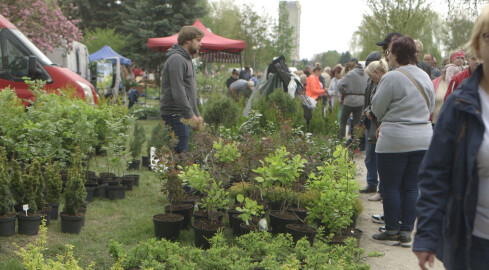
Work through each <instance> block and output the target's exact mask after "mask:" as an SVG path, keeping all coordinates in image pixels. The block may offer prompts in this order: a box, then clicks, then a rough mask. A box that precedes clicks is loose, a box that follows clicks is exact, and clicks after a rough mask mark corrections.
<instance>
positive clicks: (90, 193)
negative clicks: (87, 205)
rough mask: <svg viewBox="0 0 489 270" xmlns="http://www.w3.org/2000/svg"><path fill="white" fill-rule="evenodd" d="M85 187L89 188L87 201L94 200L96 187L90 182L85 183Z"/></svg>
mask: <svg viewBox="0 0 489 270" xmlns="http://www.w3.org/2000/svg"><path fill="white" fill-rule="evenodd" d="M87 185H88V186H87ZM85 189H86V190H87V196H86V197H85V201H86V202H91V201H93V198H94V193H95V187H94V186H92V185H90V184H85Z"/></svg>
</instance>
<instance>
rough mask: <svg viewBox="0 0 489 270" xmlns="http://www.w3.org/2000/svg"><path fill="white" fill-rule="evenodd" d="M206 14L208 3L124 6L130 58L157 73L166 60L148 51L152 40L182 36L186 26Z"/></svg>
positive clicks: (141, 1)
mask: <svg viewBox="0 0 489 270" xmlns="http://www.w3.org/2000/svg"><path fill="white" fill-rule="evenodd" d="M206 14H207V1H206V0H166V1H160V0H135V1H131V2H126V3H124V5H123V12H122V16H123V17H124V20H123V22H122V25H121V27H120V28H121V30H122V31H123V32H124V33H126V34H127V35H130V36H131V38H130V40H129V42H128V50H129V51H130V53H129V55H128V56H129V58H131V59H132V60H134V61H135V62H136V63H137V65H138V66H143V67H145V68H146V69H148V70H150V71H151V70H156V69H157V68H158V66H159V65H161V64H162V63H163V59H164V58H163V56H162V54H157V53H155V52H152V51H149V50H148V47H147V42H148V38H154V37H166V36H170V35H173V34H175V33H178V31H179V30H180V28H182V26H184V25H192V24H193V23H194V21H195V19H197V18H200V17H203V16H204V15H206ZM157 74H159V73H157Z"/></svg>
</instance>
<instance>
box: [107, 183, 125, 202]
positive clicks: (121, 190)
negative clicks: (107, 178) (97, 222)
mask: <svg viewBox="0 0 489 270" xmlns="http://www.w3.org/2000/svg"><path fill="white" fill-rule="evenodd" d="M107 197H108V198H109V200H119V199H124V198H125V197H126V186H111V185H109V186H108V187H107Z"/></svg>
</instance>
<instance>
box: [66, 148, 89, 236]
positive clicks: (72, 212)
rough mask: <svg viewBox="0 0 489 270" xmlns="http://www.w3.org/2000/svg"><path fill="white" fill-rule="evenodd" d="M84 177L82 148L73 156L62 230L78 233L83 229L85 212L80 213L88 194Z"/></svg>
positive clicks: (67, 184)
mask: <svg viewBox="0 0 489 270" xmlns="http://www.w3.org/2000/svg"><path fill="white" fill-rule="evenodd" d="M84 182H85V181H84V177H83V175H82V159H81V153H80V148H79V147H77V148H76V152H75V153H74V155H73V156H72V167H71V168H70V170H69V171H68V182H67V183H66V189H65V206H64V208H63V212H61V213H60V215H59V216H60V217H61V232H63V233H75V234H78V233H80V231H81V228H82V226H83V225H82V224H83V220H84V219H85V213H79V212H78V209H79V208H81V207H82V205H83V203H84V202H85V197H86V196H87V191H86V189H85V183H84Z"/></svg>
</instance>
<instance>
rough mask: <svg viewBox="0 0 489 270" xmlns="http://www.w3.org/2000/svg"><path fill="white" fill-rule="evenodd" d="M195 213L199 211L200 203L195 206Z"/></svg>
mask: <svg viewBox="0 0 489 270" xmlns="http://www.w3.org/2000/svg"><path fill="white" fill-rule="evenodd" d="M194 211H199V204H198V203H196V204H194Z"/></svg>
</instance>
